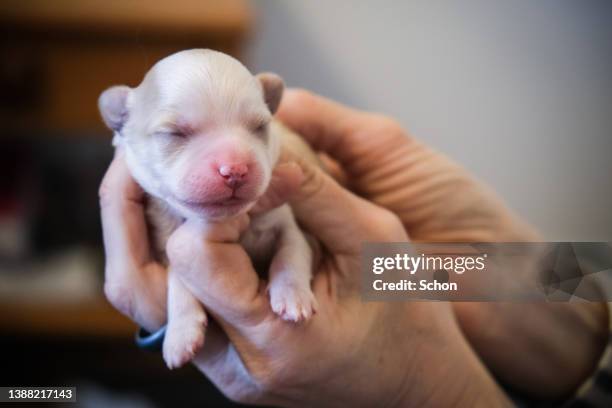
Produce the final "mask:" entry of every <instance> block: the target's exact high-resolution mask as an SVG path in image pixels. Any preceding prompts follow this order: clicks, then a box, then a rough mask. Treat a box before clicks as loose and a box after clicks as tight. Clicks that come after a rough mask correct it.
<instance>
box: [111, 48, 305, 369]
mask: <svg viewBox="0 0 612 408" xmlns="http://www.w3.org/2000/svg"><path fill="white" fill-rule="evenodd" d="M282 92H283V82H282V80H281V79H280V78H279V77H278V76H276V75H274V74H260V75H257V76H253V75H252V74H251V73H250V72H249V71H248V70H247V69H246V68H245V67H244V66H243V65H242V64H241V63H240V62H238V61H237V60H235V59H234V58H232V57H230V56H228V55H225V54H222V53H220V52H216V51H211V50H188V51H182V52H178V53H176V54H173V55H171V56H169V57H167V58H164V59H163V60H161V61H159V62H158V63H157V64H155V66H153V68H152V69H151V70H150V71H149V72H148V73H147V74H146V76H145V78H144V80H143V81H142V83H141V84H140V85H139V86H138V87H136V88H129V87H127V86H114V87H111V88H109V89H107V90H106V91H104V92H103V93H102V95H101V96H100V99H99V108H100V112H101V114H102V118H103V119H104V122H105V123H106V125H107V126H108V127H109V128H110V129H112V130H113V131H114V132H115V136H114V139H113V144H114V145H115V146H116V147H120V148H121V149H122V151H123V152H124V154H125V160H126V162H127V165H128V167H129V170H130V172H131V174H132V176H133V177H134V178H135V180H136V181H137V182H138V183H139V184H140V186H142V188H143V189H144V190H145V191H146V192H147V193H148V195H149V200H148V204H147V219H148V222H149V225H150V227H151V236H152V239H153V241H154V245H155V249H156V251H157V255H158V256H159V261H160V262H162V263H165V264H166V265H167V266H168V280H169V281H168V326H167V331H166V338H165V340H164V345H163V354H164V359H165V360H166V363H167V365H168V366H169V367H170V368H174V367H179V366H181V365H183V364H185V363H186V362H188V361H190V360H191V359H192V358H193V356H194V355H195V353H196V352H197V351H198V349H199V348H201V347H202V345H203V342H204V328H205V325H206V314H205V312H204V309H203V307H202V305H201V304H200V303H199V302H198V301H197V300H196V299H195V298H194V297H193V295H192V294H191V293H189V291H188V290H187V289H186V288H185V287H184V286H183V284H182V282H181V281H180V279H179V278H178V276H177V275H176V273H173V270H172V265H168V259H167V257H166V256H165V247H166V242H167V240H168V237H169V236H170V235H171V234H172V232H173V231H174V230H175V229H176V228H177V227H178V226H180V225H181V224H182V223H183V222H185V221H186V220H196V221H199V222H202V223H223V222H227V221H228V220H230V219H232V218H233V217H236V216H239V215H241V214H244V213H246V212H248V211H249V210H250V209H251V208H252V207H253V205H254V204H255V202H256V201H257V200H258V199H259V198H260V197H261V196H262V194H263V193H264V192H265V191H266V189H267V187H268V184H269V182H270V178H271V174H272V170H273V169H274V166H275V165H276V162H277V160H278V156H279V150H280V144H281V140H280V138H281V137H284V136H281V134H283V129H282V128H281V127H280V125H279V124H278V123H276V122H274V121H273V120H272V115H273V114H274V112H275V111H276V109H277V107H278V105H279V103H280V99H281V96H282ZM241 243H242V245H243V246H244V247H245V249H246V251H247V252H248V253H249V255H250V256H251V258H252V259H253V260H254V261H262V260H263V261H266V260H267V261H270V260H271V263H270V265H271V269H270V271H269V276H268V281H269V284H268V291H269V296H270V304H271V308H272V310H273V311H274V312H275V313H277V314H278V315H279V316H280V317H281V318H283V319H285V320H289V321H294V322H298V321H301V320H305V319H308V318H309V317H310V316H311V315H312V313H313V312H314V311H315V307H316V305H315V299H314V297H313V295H312V292H311V289H310V280H311V264H312V251H311V249H310V247H309V245H308V243H307V241H306V239H305V237H304V235H303V233H302V232H301V231H300V229H299V228H298V226H297V224H296V222H295V220H294V218H293V215H292V212H291V208H290V207H289V206H288V205H283V206H281V207H279V208H276V209H274V210H272V211H269V212H267V213H265V214H263V215H258V216H254V217H252V219H251V224H250V226H249V228H248V230H247V231H246V232H245V233H244V234H243V236H242V237H241ZM262 258H264V259H262Z"/></svg>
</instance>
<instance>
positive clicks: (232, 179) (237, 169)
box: [219, 164, 249, 188]
mask: <svg viewBox="0 0 612 408" xmlns="http://www.w3.org/2000/svg"><path fill="white" fill-rule="evenodd" d="M248 172H249V168H248V166H247V165H246V164H229V165H228V164H224V165H221V166H220V167H219V174H220V175H221V177H223V178H224V179H225V184H226V185H227V186H228V187H231V188H238V187H240V186H241V185H243V184H244V183H245V182H246V175H247V173H248Z"/></svg>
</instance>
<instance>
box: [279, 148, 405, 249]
mask: <svg viewBox="0 0 612 408" xmlns="http://www.w3.org/2000/svg"><path fill="white" fill-rule="evenodd" d="M294 160H295V161H296V163H298V164H299V165H300V167H301V169H302V173H303V182H302V185H301V187H300V189H299V191H298V192H297V193H296V194H294V195H293V196H292V199H291V201H290V203H291V207H292V209H293V212H294V213H295V216H296V218H297V220H298V221H299V223H300V224H301V225H302V227H303V228H304V229H305V230H307V231H308V232H309V233H311V234H312V235H314V236H315V237H316V238H318V239H319V240H320V241H321V242H322V243H323V244H324V245H325V246H326V248H327V249H329V250H330V251H332V252H335V253H346V254H357V253H360V251H361V244H362V243H363V242H365V241H387V240H389V237H390V236H397V240H403V239H406V238H405V232H404V231H403V229H402V228H401V223H400V222H399V220H398V218H397V216H396V215H394V214H393V213H391V212H390V211H387V210H385V209H384V208H382V207H378V206H376V205H374V204H372V203H370V202H369V201H366V200H364V199H363V198H361V197H358V196H356V195H355V194H353V193H352V192H350V191H349V190H346V189H344V188H343V187H342V186H341V185H340V184H338V182H337V181H336V180H334V179H333V178H332V177H331V176H330V175H329V174H327V173H326V172H325V171H323V169H322V168H321V167H319V166H317V165H316V164H313V163H311V162H307V161H305V160H303V159H301V158H298V157H295V158H294ZM390 233H391V234H392V235H390Z"/></svg>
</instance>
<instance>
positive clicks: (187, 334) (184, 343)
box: [163, 267, 207, 369]
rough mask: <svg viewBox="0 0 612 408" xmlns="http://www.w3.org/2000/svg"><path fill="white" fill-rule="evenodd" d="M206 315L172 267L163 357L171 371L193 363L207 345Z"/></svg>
mask: <svg viewBox="0 0 612 408" xmlns="http://www.w3.org/2000/svg"><path fill="white" fill-rule="evenodd" d="M206 324H207V320H206V313H205V312H204V308H203V307H202V305H201V304H200V302H198V300H197V299H196V298H195V297H194V296H193V295H192V294H191V292H189V290H187V288H185V286H184V285H183V282H181V280H180V279H179V277H178V275H177V273H176V272H172V267H170V268H169V270H168V327H167V329H166V338H165V339H164V346H163V355H164V360H165V361H166V365H168V368H171V369H172V368H178V367H181V366H182V365H184V364H186V363H188V362H189V361H191V359H192V358H193V357H194V356H195V354H196V353H197V352H198V350H200V349H201V348H202V346H203V345H204V331H205V329H206Z"/></svg>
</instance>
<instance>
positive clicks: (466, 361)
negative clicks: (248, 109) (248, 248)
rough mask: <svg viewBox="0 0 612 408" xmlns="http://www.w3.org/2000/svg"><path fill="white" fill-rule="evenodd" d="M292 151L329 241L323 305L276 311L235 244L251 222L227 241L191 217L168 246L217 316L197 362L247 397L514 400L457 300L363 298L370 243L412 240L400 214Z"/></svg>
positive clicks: (307, 214)
mask: <svg viewBox="0 0 612 408" xmlns="http://www.w3.org/2000/svg"><path fill="white" fill-rule="evenodd" d="M292 159H293V160H296V161H297V162H298V163H299V164H300V166H301V168H302V169H303V172H304V182H303V184H302V186H301V189H300V190H299V192H297V193H296V194H295V196H294V197H293V199H292V201H291V202H292V208H293V210H294V213H295V215H296V218H297V219H298V221H299V222H300V223H301V225H302V226H303V227H304V228H305V230H306V231H308V232H310V233H311V234H312V235H313V236H314V237H316V238H317V239H318V240H319V241H320V243H321V246H322V248H323V250H322V252H321V254H320V255H321V258H320V262H319V263H318V267H317V269H316V271H315V274H314V279H313V282H312V287H313V293H314V295H315V297H316V299H317V302H318V304H319V308H318V313H317V315H316V316H314V317H313V318H312V319H310V320H309V321H307V322H304V323H302V324H299V325H294V324H288V323H287V322H285V321H283V320H281V319H280V318H278V316H276V315H275V314H274V313H273V312H272V311H271V309H270V307H269V302H268V300H267V296H266V293H265V285H263V284H262V282H261V281H260V279H259V277H258V276H257V274H256V272H255V271H254V270H253V267H252V265H251V261H250V258H249V257H248V255H247V254H246V252H245V251H244V249H243V248H242V246H241V245H240V244H239V243H237V241H238V237H239V236H240V231H241V230H240V225H241V226H243V227H244V226H246V224H245V223H241V224H236V225H235V226H234V229H233V230H232V231H233V232H232V233H231V234H223V236H224V238H223V239H218V238H217V237H218V235H217V234H216V233H215V235H217V236H212V235H211V234H210V233H209V231H205V230H204V231H203V230H202V229H201V228H200V227H199V226H198V225H197V224H191V223H186V224H184V225H183V226H181V227H179V229H177V231H175V232H174V233H173V235H172V236H171V237H170V239H169V241H168V245H167V254H168V257H169V260H170V263H171V264H172V265H173V268H174V270H176V271H177V272H178V273H179V274H180V275H181V277H182V280H183V283H184V284H185V286H186V287H187V288H188V289H189V290H190V291H191V292H192V293H193V294H194V295H195V296H196V297H197V298H198V299H199V300H200V301H201V302H202V304H203V305H204V306H205V307H206V309H207V311H208V313H209V315H211V316H212V317H213V318H214V320H215V321H216V323H217V324H218V326H214V327H212V328H209V331H208V338H207V343H206V344H205V346H204V349H203V351H202V352H201V353H200V354H199V355H197V356H196V358H195V360H194V363H195V364H196V366H198V367H199V368H200V369H201V370H202V372H204V373H205V374H206V375H207V377H208V378H209V379H211V380H212V381H213V382H214V383H215V384H216V385H217V387H218V388H219V389H221V390H222V391H223V392H224V393H225V394H226V395H228V396H230V397H231V398H232V399H234V400H238V401H242V402H248V403H262V404H272V405H277V404H278V405H283V406H347V405H351V406H367V407H369V406H381V407H386V406H413V405H414V406H420V405H432V406H444V405H448V404H451V403H452V404H456V405H458V406H473V405H483V406H484V405H486V406H498V405H503V404H505V403H506V402H507V401H506V399H505V396H504V395H503V393H502V392H501V391H500V390H499V389H498V388H497V386H496V385H495V384H494V382H493V381H492V379H491V378H490V376H489V375H488V373H487V372H486V370H484V368H483V366H482V365H481V363H480V362H479V361H478V359H477V358H476V357H475V355H474V354H473V352H472V351H471V350H470V349H469V347H468V346H467V343H466V342H465V339H464V338H463V336H462V334H461V332H460V331H459V329H458V326H457V324H456V322H455V320H454V317H453V314H452V310H451V308H450V305H449V304H445V303H433V302H432V303H411V304H408V303H405V304H391V303H376V302H371V303H364V302H362V301H361V295H360V273H359V270H360V256H361V245H362V242H364V241H377V242H382V241H390V242H396V241H406V240H407V236H406V233H405V231H404V229H403V228H402V225H401V223H400V222H399V220H398V219H397V217H396V216H395V215H393V214H392V213H390V212H388V211H387V210H384V209H382V208H380V207H378V206H375V205H373V204H371V203H369V202H367V201H365V200H363V199H361V198H358V197H356V196H354V195H353V194H351V193H349V192H347V191H346V190H344V189H343V188H342V187H340V186H339V185H338V184H337V183H336V182H335V181H334V180H333V179H331V178H330V177H329V176H328V175H326V174H325V173H323V172H322V171H321V169H319V168H318V167H313V166H312V165H311V164H310V163H307V162H304V161H302V160H300V158H298V157H293V158H292ZM229 236H233V237H234V240H233V241H232V240H230V239H227V237H229ZM441 350H443V351H444V352H441Z"/></svg>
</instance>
